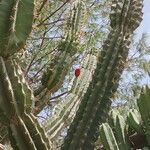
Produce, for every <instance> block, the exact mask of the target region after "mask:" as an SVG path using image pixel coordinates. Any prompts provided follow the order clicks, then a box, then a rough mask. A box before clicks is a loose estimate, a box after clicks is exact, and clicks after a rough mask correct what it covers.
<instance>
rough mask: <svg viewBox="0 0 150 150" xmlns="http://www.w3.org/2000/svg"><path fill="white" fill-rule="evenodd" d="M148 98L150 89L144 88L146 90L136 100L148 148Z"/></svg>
mask: <svg viewBox="0 0 150 150" xmlns="http://www.w3.org/2000/svg"><path fill="white" fill-rule="evenodd" d="M144 91H145V92H144ZM149 98H150V89H149V87H148V86H146V88H145V89H143V92H142V93H141V95H140V98H139V99H138V100H137V104H138V107H139V111H140V114H141V118H142V120H143V124H144V126H145V134H146V138H147V141H148V144H149V146H150V109H149V106H150V100H149Z"/></svg>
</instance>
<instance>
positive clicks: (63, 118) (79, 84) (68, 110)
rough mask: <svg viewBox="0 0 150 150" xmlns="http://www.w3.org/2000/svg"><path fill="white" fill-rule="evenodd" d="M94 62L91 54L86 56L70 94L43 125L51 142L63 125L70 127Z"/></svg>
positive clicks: (94, 59) (89, 78)
mask: <svg viewBox="0 0 150 150" xmlns="http://www.w3.org/2000/svg"><path fill="white" fill-rule="evenodd" d="M96 62H97V61H96V56H94V55H92V54H88V55H87V56H86V57H85V60H84V61H83V62H82V64H81V66H82V69H81V75H80V76H79V77H78V79H77V81H76V82H75V85H73V87H72V90H71V91H70V93H69V94H68V95H67V96H66V98H65V102H63V101H62V102H60V103H58V104H57V105H56V106H55V109H56V112H54V115H53V116H52V117H51V118H50V119H48V120H46V122H45V123H44V127H45V129H46V131H47V133H48V135H49V138H50V140H51V141H53V142H54V141H55V139H56V137H57V136H58V133H59V132H60V131H61V129H62V128H63V127H64V125H65V124H67V125H70V122H71V121H72V118H73V117H74V115H75V112H76V109H77V108H78V106H79V105H80V102H81V98H82V97H83V95H84V93H85V92H86V89H87V87H88V84H89V81H90V80H91V76H92V74H91V72H93V71H94V66H95V65H96Z"/></svg>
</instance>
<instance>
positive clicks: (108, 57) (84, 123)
mask: <svg viewBox="0 0 150 150" xmlns="http://www.w3.org/2000/svg"><path fill="white" fill-rule="evenodd" d="M142 7H143V0H114V1H113V4H112V7H111V9H112V14H110V19H111V23H110V26H111V31H110V33H109V35H108V39H107V40H106V41H105V43H104V45H103V50H102V52H101V55H100V57H99V62H98V64H97V68H96V70H95V73H94V75H93V80H92V82H91V83H90V85H89V88H88V90H87V92H86V94H85V96H84V98H83V100H82V102H81V104H80V107H79V110H78V111H77V114H76V116H75V119H74V121H73V123H72V124H71V126H70V128H69V130H68V134H67V136H66V138H65V141H64V144H63V146H62V150H76V149H94V142H95V141H96V139H97V136H98V127H99V124H101V123H102V122H105V121H106V118H107V115H108V111H109V108H110V105H111V97H112V95H113V94H114V92H115V91H116V90H117V87H118V82H119V79H120V76H121V73H122V71H123V68H124V64H125V61H126V58H127V55H128V50H129V45H130V41H131V36H132V34H133V31H134V30H135V29H136V28H137V27H138V26H139V24H140V21H141V20H142V18H141V17H142V12H141V10H142Z"/></svg>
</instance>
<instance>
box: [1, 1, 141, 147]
mask: <svg viewBox="0 0 150 150" xmlns="http://www.w3.org/2000/svg"><path fill="white" fill-rule="evenodd" d="M95 3H96V4H99V5H96V6H95ZM106 4H107V7H109V6H110V4H109V3H108V2H107V1H102V2H96V1H89V0H88V1H80V0H77V1H69V0H67V1H65V2H60V1H55V2H54V1H51V2H49V1H47V0H41V1H38V2H36V5H35V6H36V7H34V1H33V0H32V1H31V0H30V1H28V0H21V1H14V0H11V1H6V0H2V2H1V4H0V18H1V21H0V33H1V34H0V47H1V50H0V56H1V63H0V65H1V67H0V82H1V84H0V86H1V87H0V95H1V97H0V102H1V105H0V114H1V116H0V117H1V118H0V123H1V126H3V129H4V133H6V135H7V136H8V138H7V139H9V140H10V142H11V146H12V147H13V148H14V149H25V150H26V149H33V150H34V149H39V150H41V149H42V150H43V149H56V148H55V147H53V146H54V145H55V144H52V143H51V142H52V139H54V138H55V136H56V135H57V134H58V133H59V132H60V130H61V129H63V128H64V126H68V125H70V123H71V121H72V119H73V118H74V116H75V118H74V119H73V122H72V123H71V125H70V128H69V130H68V133H67V136H66V138H65V141H64V144H63V145H62V148H61V149H65V150H67V149H71V150H72V149H84V148H86V149H87V148H88V149H94V142H95V141H96V139H97V137H98V128H99V124H101V123H103V122H105V121H106V118H107V117H108V112H109V109H110V106H111V97H112V96H113V94H114V93H115V92H116V90H117V87H118V84H119V79H120V76H121V73H122V71H123V69H124V65H125V62H126V58H127V56H128V50H129V45H130V43H131V36H132V34H133V31H134V30H135V29H136V28H137V27H138V26H139V24H140V21H141V17H142V12H141V9H142V6H143V4H142V1H125V2H124V1H123V2H120V3H118V1H113V5H112V7H111V13H110V27H111V29H110V33H109V34H108V37H107V39H106V40H105V42H104V44H103V47H102V50H101V51H99V47H100V46H101V44H102V40H101V39H102V38H104V37H105V33H107V32H106V30H104V29H105V28H104V24H105V22H104V23H102V25H101V26H97V25H98V24H100V22H103V21H104V20H105V17H107V14H108V12H109V10H105V8H106V7H104V6H105V5H106ZM68 6H70V7H68ZM100 8H101V9H100ZM53 10H54V11H53ZM58 12H59V13H58ZM84 12H86V13H84ZM34 14H35V16H34ZM100 14H102V15H103V17H102V18H99V17H98V15H100ZM26 18H28V21H26V20H25V19H26ZM83 18H84V19H83ZM32 26H33V29H32V34H31V36H30V37H29V34H30V31H31V28H32ZM101 31H103V33H102V32H101ZM27 38H28V39H27ZM25 43H27V44H26V49H25V48H24V46H25ZM22 49H23V50H22ZM21 50H22V51H21ZM23 51H24V52H23ZM82 57H84V58H85V60H83V61H82V66H83V71H84V74H81V77H80V78H79V79H77V78H75V79H74V81H73V84H72V86H71V90H69V91H65V92H64V93H61V92H59V94H60V95H57V97H60V96H62V95H64V94H66V93H68V95H67V96H66V98H65V101H64V102H61V103H60V105H59V106H60V107H62V108H60V111H57V112H58V115H54V117H53V118H52V119H51V120H50V121H48V122H46V123H45V124H44V127H45V130H46V131H47V133H48V134H49V138H48V137H47V135H46V132H45V131H44V130H43V128H42V127H41V126H40V124H39V123H38V121H37V120H36V118H35V115H37V114H39V113H40V112H41V111H42V110H43V109H44V108H46V109H47V107H48V106H50V107H51V105H53V104H54V103H56V102H54V101H53V102H52V101H50V100H53V99H54V97H50V96H51V95H52V94H53V93H55V92H56V91H58V90H59V89H62V90H64V89H65V88H64V87H63V88H62V84H63V81H64V80H65V79H66V78H67V77H68V76H69V73H70V72H71V73H72V70H73V69H72V66H73V64H74V63H75V62H78V61H80V59H81V58H82ZM96 57H97V58H96ZM85 64H86V65H85ZM89 69H90V70H89ZM94 69H95V71H94ZM90 71H92V72H90ZM92 74H93V76H92ZM86 75H88V76H87V77H89V78H88V79H86V78H84V76H86ZM91 78H92V81H91ZM90 81H91V82H90ZM66 82H67V81H66ZM89 82H90V84H89ZM84 86H85V87H84ZM30 87H32V90H31V88H30ZM78 107H79V109H78ZM51 108H52V107H51ZM77 109H78V111H77ZM73 111H74V112H76V111H77V113H76V115H75V113H73V114H72V113H70V112H73ZM70 116H71V117H70ZM5 139H6V138H5ZM49 140H51V141H49Z"/></svg>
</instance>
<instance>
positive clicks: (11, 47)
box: [0, 0, 34, 57]
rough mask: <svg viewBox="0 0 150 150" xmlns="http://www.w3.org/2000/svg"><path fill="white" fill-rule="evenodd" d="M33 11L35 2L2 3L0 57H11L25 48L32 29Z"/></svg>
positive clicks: (0, 12) (24, 0)
mask: <svg viewBox="0 0 150 150" xmlns="http://www.w3.org/2000/svg"><path fill="white" fill-rule="evenodd" d="M33 10H34V0H21V1H19V0H2V1H1V4H0V47H1V50H0V56H3V57H8V56H11V55H12V54H14V53H16V52H18V51H19V50H21V49H22V48H23V47H24V45H25V42H26V39H27V38H28V36H29V33H30V32H31V28H32V20H33ZM26 19H28V21H26Z"/></svg>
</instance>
